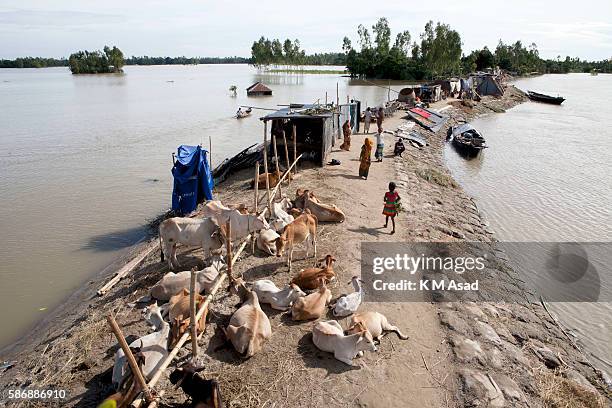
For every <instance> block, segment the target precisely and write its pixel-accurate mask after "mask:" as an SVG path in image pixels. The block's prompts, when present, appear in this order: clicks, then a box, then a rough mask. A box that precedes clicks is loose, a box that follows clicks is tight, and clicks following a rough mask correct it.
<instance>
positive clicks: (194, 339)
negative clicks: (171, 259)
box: [189, 268, 198, 361]
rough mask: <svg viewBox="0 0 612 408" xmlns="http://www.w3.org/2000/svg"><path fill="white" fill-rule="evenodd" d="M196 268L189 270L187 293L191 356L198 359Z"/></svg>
mask: <svg viewBox="0 0 612 408" xmlns="http://www.w3.org/2000/svg"><path fill="white" fill-rule="evenodd" d="M195 286H196V268H193V269H191V285H190V291H189V306H190V308H189V309H190V317H191V356H192V357H193V360H194V361H195V360H196V359H197V358H198V323H197V320H196V314H197V313H196V287H195Z"/></svg>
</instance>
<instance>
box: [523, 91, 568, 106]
mask: <svg viewBox="0 0 612 408" xmlns="http://www.w3.org/2000/svg"><path fill="white" fill-rule="evenodd" d="M527 96H528V97H529V99H531V100H532V101H537V102H544V103H551V104H553V105H561V104H562V103H563V101H564V100H565V98H564V97H562V96H550V95H545V94H543V93H539V92H534V91H527Z"/></svg>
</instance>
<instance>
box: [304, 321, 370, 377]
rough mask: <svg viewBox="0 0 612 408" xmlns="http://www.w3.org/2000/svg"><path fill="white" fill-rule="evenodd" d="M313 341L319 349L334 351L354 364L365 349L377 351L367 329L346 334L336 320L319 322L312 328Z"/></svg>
mask: <svg viewBox="0 0 612 408" xmlns="http://www.w3.org/2000/svg"><path fill="white" fill-rule="evenodd" d="M312 342H313V343H314V345H315V346H317V348H318V349H319V350H323V351H327V352H328V353H334V358H336V360H340V361H342V362H343V363H345V364H348V365H350V366H354V365H355V364H353V359H354V358H355V357H357V355H360V354H362V353H363V352H364V351H366V350H367V351H376V350H377V348H376V345H375V344H374V342H373V341H372V339H370V338H368V336H367V335H366V331H365V330H363V331H361V332H358V333H354V334H350V335H347V336H345V335H344V332H343V331H342V327H341V326H340V324H339V323H338V322H337V321H335V320H329V321H327V322H318V323H317V324H315V326H314V327H313V329H312Z"/></svg>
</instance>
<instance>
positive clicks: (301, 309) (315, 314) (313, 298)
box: [291, 279, 332, 320]
mask: <svg viewBox="0 0 612 408" xmlns="http://www.w3.org/2000/svg"><path fill="white" fill-rule="evenodd" d="M331 297H332V294H331V291H330V290H329V289H327V286H325V281H324V280H323V279H321V281H320V285H319V290H317V291H316V292H314V293H311V294H310V295H308V296H304V297H300V298H298V299H297V300H296V301H295V302H294V303H293V305H292V306H291V318H292V319H293V320H310V319H318V318H319V317H321V316H323V315H324V314H325V310H326V307H325V306H326V305H327V304H328V303H329V301H330V300H331Z"/></svg>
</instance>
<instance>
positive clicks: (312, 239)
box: [276, 210, 318, 272]
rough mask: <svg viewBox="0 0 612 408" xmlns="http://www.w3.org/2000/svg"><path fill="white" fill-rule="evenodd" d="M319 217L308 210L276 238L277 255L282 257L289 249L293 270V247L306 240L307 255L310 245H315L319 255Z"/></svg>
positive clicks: (288, 255)
mask: <svg viewBox="0 0 612 408" xmlns="http://www.w3.org/2000/svg"><path fill="white" fill-rule="evenodd" d="M317 223H318V221H317V217H315V216H313V215H312V214H311V213H310V211H308V210H306V211H305V212H304V214H302V215H300V216H299V217H297V218H296V219H295V221H293V222H292V223H291V224H289V225H287V226H286V227H285V229H284V230H283V233H282V234H281V236H280V237H278V238H277V239H276V256H278V257H281V256H283V253H284V251H285V250H287V265H288V266H289V272H291V261H292V259H293V249H294V248H295V246H296V245H298V244H301V243H302V242H304V241H307V242H306V257H307V258H308V251H309V249H310V245H312V246H313V247H314V255H313V256H314V257H315V259H316V257H317Z"/></svg>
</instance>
